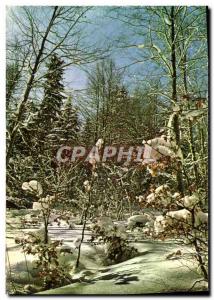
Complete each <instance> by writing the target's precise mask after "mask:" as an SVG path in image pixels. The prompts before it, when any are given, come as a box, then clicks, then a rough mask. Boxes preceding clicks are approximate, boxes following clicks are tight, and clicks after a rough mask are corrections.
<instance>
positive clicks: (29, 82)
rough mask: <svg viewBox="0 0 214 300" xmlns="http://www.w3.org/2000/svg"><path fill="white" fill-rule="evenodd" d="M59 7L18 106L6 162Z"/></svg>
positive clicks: (43, 40) (49, 26)
mask: <svg viewBox="0 0 214 300" xmlns="http://www.w3.org/2000/svg"><path fill="white" fill-rule="evenodd" d="M57 9H58V6H55V7H54V10H53V14H52V17H51V20H50V22H49V24H48V27H47V29H46V32H45V35H44V37H43V39H42V42H41V46H40V49H39V52H38V54H37V56H36V59H35V63H34V66H33V68H32V72H31V75H30V78H29V80H28V83H27V87H26V90H25V92H24V96H23V100H22V101H21V102H20V104H19V108H18V112H17V118H16V121H15V123H14V126H13V129H12V132H11V135H10V141H9V144H8V148H7V154H6V164H8V162H9V159H10V157H11V154H12V149H13V145H14V142H15V138H16V134H17V132H18V129H19V123H20V121H21V119H22V116H23V113H24V109H25V106H26V103H27V101H28V99H29V95H30V92H31V90H32V87H33V83H34V79H35V75H36V72H37V69H38V66H39V63H40V59H41V57H42V55H43V52H44V48H45V42H46V40H47V37H48V34H49V32H50V30H51V27H52V25H53V22H54V20H55V18H56V12H57Z"/></svg>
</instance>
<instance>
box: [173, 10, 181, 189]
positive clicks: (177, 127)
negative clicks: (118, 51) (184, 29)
mask: <svg viewBox="0 0 214 300" xmlns="http://www.w3.org/2000/svg"><path fill="white" fill-rule="evenodd" d="M171 42H172V47H171V63H172V100H173V101H174V102H178V99H177V74H176V51H175V17H174V7H173V6H172V7H171ZM174 132H175V139H176V143H177V145H178V147H180V124H179V116H178V114H176V115H175V118H174ZM177 184H178V191H179V192H180V194H181V195H184V186H183V174H182V165H181V163H180V162H179V164H178V169H177Z"/></svg>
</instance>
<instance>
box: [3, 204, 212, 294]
mask: <svg viewBox="0 0 214 300" xmlns="http://www.w3.org/2000/svg"><path fill="white" fill-rule="evenodd" d="M29 213H32V210H26V211H24V210H21V211H13V210H10V211H9V212H8V213H7V263H6V265H7V271H8V270H9V269H10V272H9V273H8V272H7V273H8V274H9V275H8V276H9V277H10V279H12V282H13V286H15V287H16V288H17V289H23V287H24V286H25V285H27V284H33V285H34V286H35V287H38V288H39V287H40V286H41V279H40V278H39V277H38V276H37V270H35V269H34V268H33V260H34V259H35V258H34V257H33V256H32V255H27V256H26V257H25V255H24V254H23V252H22V250H21V248H20V246H19V245H17V244H16V243H15V241H14V238H15V237H16V236H18V237H20V236H21V235H22V234H25V233H26V232H29V231H36V230H38V228H37V229H36V228H34V229H32V228H25V229H23V228H22V229H21V228H20V217H21V215H26V214H29ZM81 231H82V226H81V225H75V228H74V229H68V228H65V227H58V226H50V227H49V236H50V238H51V240H57V239H60V240H62V239H63V243H64V244H66V245H69V246H71V248H72V247H73V248H74V246H73V241H74V240H75V239H76V238H77V237H80V236H81ZM129 237H130V244H131V245H132V246H134V247H135V248H137V249H138V251H139V255H138V256H137V257H135V258H132V259H129V260H127V261H125V262H122V263H118V264H114V265H110V266H104V265H103V257H104V246H103V245H100V244H99V245H93V244H91V243H90V238H91V233H90V230H89V229H87V230H86V231H85V237H84V241H83V244H82V251H81V258H80V266H79V268H78V270H77V271H76V272H75V273H72V280H73V283H72V284H70V285H67V286H63V287H60V288H56V289H52V290H47V291H43V292H40V294H46V295H48V294H58V295H61V294H94V295H95V294H106V295H109V294H111V295H112V294H121V295H122V294H154V293H170V292H188V291H189V289H190V288H191V287H192V286H193V284H194V282H195V281H196V280H198V279H200V275H199V274H198V272H197V265H196V263H195V262H194V261H193V260H192V259H191V258H190V257H192V256H191V252H192V249H191V248H190V247H187V246H184V245H182V244H181V242H178V241H172V240H167V241H159V240H158V241H157V240H156V241H154V240H148V239H146V238H145V237H144V236H143V235H142V232H140V231H138V230H134V231H133V232H130V233H129ZM177 250H180V251H181V253H182V255H181V256H178V257H174V258H171V259H167V255H169V254H170V253H172V252H175V251H177ZM76 257H77V251H75V250H74V251H73V254H66V255H65V256H63V260H64V262H66V263H69V264H72V263H74V262H75V261H76ZM8 258H9V260H8ZM25 258H26V259H25ZM26 261H27V264H26ZM206 289H207V287H206V284H205V283H204V282H203V281H201V282H199V283H197V284H196V285H195V286H194V288H193V291H202V290H204V291H205V290H206Z"/></svg>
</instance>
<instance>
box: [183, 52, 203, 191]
mask: <svg viewBox="0 0 214 300" xmlns="http://www.w3.org/2000/svg"><path fill="white" fill-rule="evenodd" d="M186 63H187V59H186V54H185V55H184V60H183V80H184V90H185V94H186V95H188V85H187V69H186ZM187 101H188V100H187ZM187 105H188V106H187V107H188V109H190V104H189V102H188V104H187ZM188 126H189V138H190V150H191V154H192V160H193V163H194V164H193V169H194V174H195V180H196V183H197V185H198V182H199V176H198V167H197V165H196V163H195V162H196V151H195V144H194V138H193V129H192V122H191V121H190V120H189V121H188Z"/></svg>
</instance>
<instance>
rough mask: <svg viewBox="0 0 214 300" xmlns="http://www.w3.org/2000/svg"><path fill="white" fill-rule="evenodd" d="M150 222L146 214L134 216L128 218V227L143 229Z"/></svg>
mask: <svg viewBox="0 0 214 300" xmlns="http://www.w3.org/2000/svg"><path fill="white" fill-rule="evenodd" d="M149 221H150V218H149V216H148V215H146V214H142V215H134V216H131V217H130V218H128V227H129V228H131V229H133V228H134V227H138V226H139V227H143V226H145V225H146V223H147V222H149Z"/></svg>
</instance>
